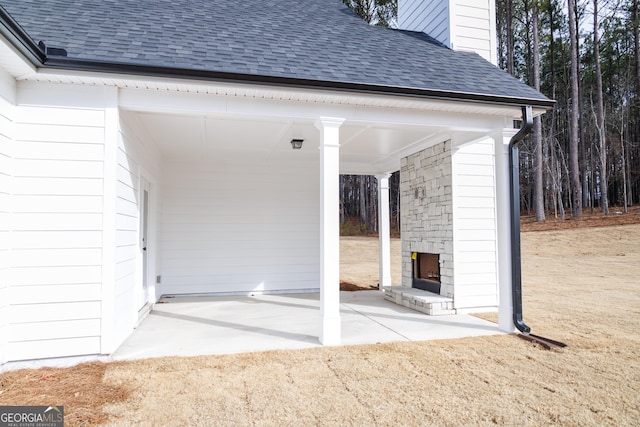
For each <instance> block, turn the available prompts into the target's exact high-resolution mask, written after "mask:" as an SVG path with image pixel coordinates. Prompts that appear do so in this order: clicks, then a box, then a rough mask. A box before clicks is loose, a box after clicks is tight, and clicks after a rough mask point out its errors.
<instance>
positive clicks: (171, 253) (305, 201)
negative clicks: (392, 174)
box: [161, 156, 319, 294]
mask: <svg viewBox="0 0 640 427" xmlns="http://www.w3.org/2000/svg"><path fill="white" fill-rule="evenodd" d="M282 157H283V158H282V159H278V158H267V159H264V158H258V157H252V156H246V157H245V158H236V159H229V161H228V163H227V164H226V165H220V164H219V163H218V164H217V166H213V165H211V164H209V163H207V162H198V163H171V164H168V165H167V167H166V171H165V175H164V177H163V182H164V191H163V201H162V202H163V217H162V234H161V239H162V282H163V292H164V293H166V294H185V293H215V292H263V291H264V292H269V291H288V290H296V289H317V288H318V286H319V216H318V215H319V214H318V212H319V206H318V205H319V195H318V191H319V170H318V167H319V166H318V162H317V159H312V160H311V161H309V162H308V163H303V162H302V160H300V159H299V158H297V157H295V156H293V157H291V156H282Z"/></svg>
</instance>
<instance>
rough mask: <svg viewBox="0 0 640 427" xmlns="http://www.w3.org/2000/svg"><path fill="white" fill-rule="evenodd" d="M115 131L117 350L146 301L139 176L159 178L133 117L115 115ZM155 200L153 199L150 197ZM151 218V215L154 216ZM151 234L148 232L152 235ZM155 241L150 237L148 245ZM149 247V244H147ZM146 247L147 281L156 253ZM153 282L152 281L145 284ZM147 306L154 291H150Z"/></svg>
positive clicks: (151, 148)
mask: <svg viewBox="0 0 640 427" xmlns="http://www.w3.org/2000/svg"><path fill="white" fill-rule="evenodd" d="M118 121H119V122H118V129H117V135H116V136H115V141H114V142H115V143H116V147H115V153H114V157H115V159H114V160H115V164H114V168H115V171H114V179H115V183H114V192H115V201H114V203H115V230H114V245H115V248H114V249H115V252H114V262H115V272H114V278H115V283H114V287H113V290H112V294H113V295H112V296H111V298H113V308H112V309H113V313H112V315H110V316H109V318H112V319H113V328H112V330H113V333H114V343H113V346H114V347H117V345H119V344H120V343H121V342H122V341H123V340H124V339H125V338H126V337H127V336H128V335H129V334H130V333H131V331H132V330H133V328H134V326H135V323H136V321H137V320H138V309H139V308H140V307H141V306H142V305H143V304H144V303H145V302H149V301H142V294H141V290H142V276H143V272H142V252H141V247H140V239H141V234H140V233H141V232H140V210H141V208H142V204H141V200H140V197H141V190H140V184H141V179H142V173H143V171H145V174H150V175H151V176H146V178H147V179H150V178H151V177H153V178H156V177H159V175H160V168H161V156H160V153H159V151H158V150H157V148H156V147H155V145H154V144H153V141H150V140H146V139H145V134H144V131H143V130H140V129H138V128H137V127H136V122H135V117H129V116H128V115H127V113H124V112H118ZM153 190H154V191H158V190H159V181H158V180H155V181H154V186H153ZM152 196H154V197H155V195H152ZM154 214H155V213H154ZM152 233H153V230H151V229H150V230H149V234H152ZM152 241H155V237H153V236H152V237H151V240H150V242H152ZM148 243H149V242H148ZM147 246H148V252H147V253H148V254H149V258H150V260H149V264H148V270H147V271H148V274H149V277H152V278H153V277H155V264H156V262H155V256H156V255H155V254H156V253H157V250H156V249H155V248H153V247H151V245H149V244H147ZM149 281H150V282H153V280H152V279H150V280H149ZM150 298H151V300H152V301H151V302H154V301H155V291H154V290H153V288H152V290H151V295H150Z"/></svg>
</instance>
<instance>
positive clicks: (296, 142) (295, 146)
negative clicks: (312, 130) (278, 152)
mask: <svg viewBox="0 0 640 427" xmlns="http://www.w3.org/2000/svg"><path fill="white" fill-rule="evenodd" d="M303 142H304V139H292V140H291V147H293V149H294V150H299V149H301V148H302V143H303Z"/></svg>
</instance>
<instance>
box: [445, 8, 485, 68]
mask: <svg viewBox="0 0 640 427" xmlns="http://www.w3.org/2000/svg"><path fill="white" fill-rule="evenodd" d="M494 9H495V2H494V1H493V0H455V7H454V8H453V10H454V16H453V18H452V22H453V25H452V33H453V35H452V39H453V46H452V47H453V48H454V49H457V50H465V51H471V52H476V53H477V54H479V55H480V56H482V57H483V58H485V59H486V60H487V61H490V62H493V63H495V58H496V52H493V50H494V46H495V41H494V40H493V39H494V38H495V34H496V30H495V28H494V26H495V22H494V19H495V18H494V17H495V10H494Z"/></svg>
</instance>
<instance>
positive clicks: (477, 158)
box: [452, 138, 498, 309]
mask: <svg viewBox="0 0 640 427" xmlns="http://www.w3.org/2000/svg"><path fill="white" fill-rule="evenodd" d="M452 168H453V188H454V191H453V248H454V251H453V265H454V272H455V296H454V304H455V308H456V309H473V308H475V307H496V306H497V305H498V273H497V271H498V270H497V257H496V251H497V229H496V226H497V224H496V194H495V188H496V185H495V147H494V142H493V140H492V139H488V138H487V139H483V140H480V141H477V142H473V143H470V144H466V145H464V146H462V147H458V148H454V150H453V155H452Z"/></svg>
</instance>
